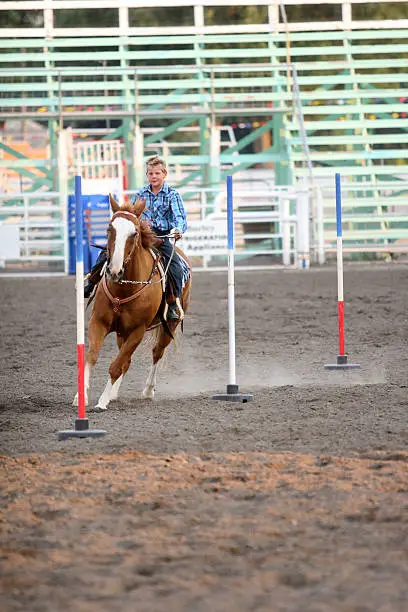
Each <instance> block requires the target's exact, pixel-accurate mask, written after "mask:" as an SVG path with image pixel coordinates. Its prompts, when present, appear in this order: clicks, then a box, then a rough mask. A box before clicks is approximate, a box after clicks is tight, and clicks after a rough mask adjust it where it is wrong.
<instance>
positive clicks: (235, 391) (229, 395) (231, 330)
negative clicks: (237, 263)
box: [213, 176, 252, 403]
mask: <svg viewBox="0 0 408 612" xmlns="http://www.w3.org/2000/svg"><path fill="white" fill-rule="evenodd" d="M227 234H228V361H229V368H228V370H229V372H228V384H227V392H226V393H220V394H217V395H213V399H217V400H227V401H233V402H243V403H245V402H248V401H250V400H251V399H252V394H251V393H239V387H238V385H237V382H236V368H235V271H234V205H233V197H232V176H227Z"/></svg>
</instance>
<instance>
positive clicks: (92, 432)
mask: <svg viewBox="0 0 408 612" xmlns="http://www.w3.org/2000/svg"><path fill="white" fill-rule="evenodd" d="M105 434H106V431H105V430H104V429H89V421H88V419H75V429H65V430H63V431H59V432H58V440H67V439H68V438H98V437H100V436H104V435H105Z"/></svg>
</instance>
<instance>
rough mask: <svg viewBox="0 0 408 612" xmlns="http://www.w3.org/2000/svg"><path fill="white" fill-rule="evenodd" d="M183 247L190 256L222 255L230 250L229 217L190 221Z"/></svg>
mask: <svg viewBox="0 0 408 612" xmlns="http://www.w3.org/2000/svg"><path fill="white" fill-rule="evenodd" d="M182 243H183V244H182V245H181V248H182V249H183V251H184V252H185V253H186V255H189V256H190V257H194V256H195V255H196V256H200V255H221V254H225V253H226V252H227V250H228V235H227V218H225V219H203V220H201V221H189V223H188V230H187V232H186V233H185V234H184V235H183V240H182Z"/></svg>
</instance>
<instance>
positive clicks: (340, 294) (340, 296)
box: [336, 172, 345, 357]
mask: <svg viewBox="0 0 408 612" xmlns="http://www.w3.org/2000/svg"><path fill="white" fill-rule="evenodd" d="M336 230H337V313H338V325H339V357H341V356H344V355H345V349H344V286H343V227H342V218H341V185H340V174H339V173H338V172H336Z"/></svg>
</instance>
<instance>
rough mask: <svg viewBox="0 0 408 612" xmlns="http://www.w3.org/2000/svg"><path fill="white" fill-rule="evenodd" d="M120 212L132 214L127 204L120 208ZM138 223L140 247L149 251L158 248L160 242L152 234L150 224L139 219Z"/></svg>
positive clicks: (131, 209)
mask: <svg viewBox="0 0 408 612" xmlns="http://www.w3.org/2000/svg"><path fill="white" fill-rule="evenodd" d="M136 202H137V200H136ZM136 202H135V203H136ZM120 210H122V211H127V212H131V213H133V214H134V210H133V205H132V204H129V203H125V204H123V205H122V206H121V207H120ZM139 221H140V239H141V242H142V246H143V247H145V248H146V249H149V248H151V247H158V246H160V245H161V243H162V241H161V239H160V238H158V237H157V236H156V234H155V233H154V232H153V230H152V228H151V227H150V223H149V222H148V221H145V220H144V219H139Z"/></svg>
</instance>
